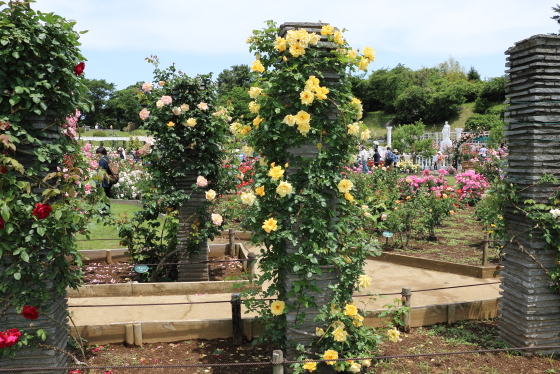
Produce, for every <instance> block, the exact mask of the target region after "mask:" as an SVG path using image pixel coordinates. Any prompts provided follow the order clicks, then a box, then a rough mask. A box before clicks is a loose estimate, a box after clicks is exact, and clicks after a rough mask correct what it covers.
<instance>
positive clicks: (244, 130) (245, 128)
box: [239, 125, 251, 135]
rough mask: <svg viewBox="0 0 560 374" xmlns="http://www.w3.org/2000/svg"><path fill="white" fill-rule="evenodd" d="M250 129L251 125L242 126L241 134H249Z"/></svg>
mask: <svg viewBox="0 0 560 374" xmlns="http://www.w3.org/2000/svg"><path fill="white" fill-rule="evenodd" d="M249 131H251V126H249V125H245V126H243V127H242V128H241V130H239V133H240V134H241V135H245V134H247V133H248V132H249Z"/></svg>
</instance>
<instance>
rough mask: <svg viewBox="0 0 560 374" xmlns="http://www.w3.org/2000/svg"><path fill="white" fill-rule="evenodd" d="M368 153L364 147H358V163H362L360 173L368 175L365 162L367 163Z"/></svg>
mask: <svg viewBox="0 0 560 374" xmlns="http://www.w3.org/2000/svg"><path fill="white" fill-rule="evenodd" d="M368 156H369V154H368V151H367V150H366V147H364V146H363V145H361V146H360V162H361V163H362V173H368V172H369V168H368V166H367V162H368Z"/></svg>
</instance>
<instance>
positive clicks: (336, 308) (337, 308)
mask: <svg viewBox="0 0 560 374" xmlns="http://www.w3.org/2000/svg"><path fill="white" fill-rule="evenodd" d="M339 312H340V308H339V307H338V305H335V304H332V305H331V314H336V313H339Z"/></svg>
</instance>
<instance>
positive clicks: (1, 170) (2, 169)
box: [0, 166, 7, 174]
mask: <svg viewBox="0 0 560 374" xmlns="http://www.w3.org/2000/svg"><path fill="white" fill-rule="evenodd" d="M6 170H7V169H6V167H5V166H2V167H1V168H0V173H2V174H6Z"/></svg>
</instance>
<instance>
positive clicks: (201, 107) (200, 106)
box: [197, 103, 208, 110]
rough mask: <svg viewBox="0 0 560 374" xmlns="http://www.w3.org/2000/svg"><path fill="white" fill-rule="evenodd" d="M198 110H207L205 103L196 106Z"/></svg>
mask: <svg viewBox="0 0 560 374" xmlns="http://www.w3.org/2000/svg"><path fill="white" fill-rule="evenodd" d="M197 107H198V109H200V110H208V104H206V103H200V104H198V105H197Z"/></svg>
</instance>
